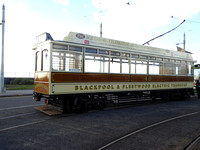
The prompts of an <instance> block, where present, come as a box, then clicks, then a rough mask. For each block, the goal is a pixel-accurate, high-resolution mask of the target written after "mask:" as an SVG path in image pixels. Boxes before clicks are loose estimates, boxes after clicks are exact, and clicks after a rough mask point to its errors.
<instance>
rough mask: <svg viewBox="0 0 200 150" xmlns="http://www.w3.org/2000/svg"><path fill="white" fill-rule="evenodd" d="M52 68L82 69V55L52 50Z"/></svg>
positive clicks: (62, 69)
mask: <svg viewBox="0 0 200 150" xmlns="http://www.w3.org/2000/svg"><path fill="white" fill-rule="evenodd" d="M52 69H53V70H55V71H71V72H80V71H82V55H81V54H76V53H61V52H53V56H52Z"/></svg>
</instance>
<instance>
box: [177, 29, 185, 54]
mask: <svg viewBox="0 0 200 150" xmlns="http://www.w3.org/2000/svg"><path fill="white" fill-rule="evenodd" d="M179 44H183V50H184V51H185V45H186V40H185V32H184V34H183V43H176V45H179Z"/></svg>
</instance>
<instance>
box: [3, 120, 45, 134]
mask: <svg viewBox="0 0 200 150" xmlns="http://www.w3.org/2000/svg"><path fill="white" fill-rule="evenodd" d="M47 120H48V119H46V120H40V121H35V122H31V123H26V124H21V125H18V126H13V127H8V128H4V129H0V132H2V131H7V130H11V129H15V128H19V127H24V126H29V125H33V124H37V123H41V122H44V121H47Z"/></svg>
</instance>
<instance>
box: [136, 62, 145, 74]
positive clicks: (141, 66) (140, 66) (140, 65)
mask: <svg viewBox="0 0 200 150" xmlns="http://www.w3.org/2000/svg"><path fill="white" fill-rule="evenodd" d="M136 74H147V62H146V61H136Z"/></svg>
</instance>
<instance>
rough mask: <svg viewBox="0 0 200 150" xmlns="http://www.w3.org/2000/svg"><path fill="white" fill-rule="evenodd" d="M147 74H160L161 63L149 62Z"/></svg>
mask: <svg viewBox="0 0 200 150" xmlns="http://www.w3.org/2000/svg"><path fill="white" fill-rule="evenodd" d="M149 74H155V75H158V74H162V63H159V62H149Z"/></svg>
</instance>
